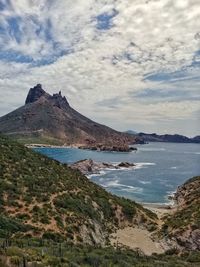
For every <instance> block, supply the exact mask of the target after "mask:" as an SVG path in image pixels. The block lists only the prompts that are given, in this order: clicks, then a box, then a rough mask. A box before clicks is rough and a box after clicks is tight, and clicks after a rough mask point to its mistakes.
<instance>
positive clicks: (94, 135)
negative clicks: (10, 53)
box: [0, 84, 137, 147]
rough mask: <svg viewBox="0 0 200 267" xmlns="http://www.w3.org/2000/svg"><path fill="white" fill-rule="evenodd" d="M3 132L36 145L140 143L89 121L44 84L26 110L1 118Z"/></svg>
mask: <svg viewBox="0 0 200 267" xmlns="http://www.w3.org/2000/svg"><path fill="white" fill-rule="evenodd" d="M0 132H2V133H4V134H8V135H11V136H13V137H15V138H18V139H21V140H22V141H24V142H26V143H36V144H39V143H40V144H41V143H42V144H70V145H71V144H76V145H90V146H91V145H96V144H101V145H105V146H115V147H118V146H119V147H124V146H128V144H130V143H132V144H133V143H135V141H136V139H137V138H135V137H134V136H132V135H129V134H127V133H121V132H118V131H115V130H113V129H111V128H109V127H107V126H105V125H101V124H99V123H96V122H94V121H92V120H90V119H88V118H87V117H85V116H83V115H82V114H80V113H79V112H77V111H76V110H75V109H73V108H72V107H71V106H70V105H69V103H68V101H67V99H66V97H65V96H62V94H61V91H60V92H58V93H55V94H53V95H50V94H49V93H47V92H46V91H45V90H44V89H43V88H42V85H41V84H37V85H36V86H35V87H33V88H31V89H30V90H29V92H28V95H27V98H26V101H25V105H24V106H22V107H20V108H18V109H17V110H14V111H13V112H11V113H9V114H7V115H5V116H3V117H1V118H0Z"/></svg>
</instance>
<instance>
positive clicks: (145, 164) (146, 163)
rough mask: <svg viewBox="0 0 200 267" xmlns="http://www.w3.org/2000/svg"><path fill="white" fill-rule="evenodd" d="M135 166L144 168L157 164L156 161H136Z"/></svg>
mask: <svg viewBox="0 0 200 267" xmlns="http://www.w3.org/2000/svg"><path fill="white" fill-rule="evenodd" d="M135 165H136V166H135V167H134V169H136V170H137V169H142V168H147V166H155V165H156V163H154V162H137V163H135Z"/></svg>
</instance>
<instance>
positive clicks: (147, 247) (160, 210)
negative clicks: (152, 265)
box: [110, 204, 176, 255]
mask: <svg viewBox="0 0 200 267" xmlns="http://www.w3.org/2000/svg"><path fill="white" fill-rule="evenodd" d="M144 207H145V208H146V209H149V210H151V211H152V212H154V213H156V214H157V216H158V225H159V226H160V227H161V226H162V224H163V221H162V217H163V216H165V215H167V214H172V213H173V212H175V211H176V207H175V206H174V205H173V206H163V205H154V204H147V205H144ZM110 241H111V244H112V245H114V246H115V247H116V246H127V247H129V248H131V249H134V250H135V249H139V250H140V251H142V252H143V253H144V254H145V255H152V254H153V253H158V254H161V253H164V252H165V251H166V250H168V249H170V247H169V245H168V244H167V243H166V242H164V241H163V242H162V241H161V242H157V241H155V240H153V238H152V236H151V233H150V232H148V231H147V230H145V229H141V228H139V227H134V228H133V227H126V228H124V229H119V230H118V231H117V232H116V233H114V234H112V236H111V238H110Z"/></svg>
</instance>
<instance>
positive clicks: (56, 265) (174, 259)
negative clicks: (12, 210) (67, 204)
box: [0, 239, 200, 267]
mask: <svg viewBox="0 0 200 267" xmlns="http://www.w3.org/2000/svg"><path fill="white" fill-rule="evenodd" d="M2 244H3V246H2V249H1V250H0V267H47V266H49V267H89V266H93V267H133V266H134V267H198V266H199V264H200V253H199V252H185V253H182V254H181V255H179V256H177V255H176V253H175V254H172V252H173V251H167V252H166V253H165V254H162V255H156V254H155V255H152V256H151V257H147V256H144V255H141V254H140V253H138V252H134V251H132V250H129V249H119V248H118V249H114V248H112V247H107V248H100V247H89V246H81V245H76V246H73V245H72V244H70V243H66V242H64V243H56V242H52V241H45V240H41V239H24V240H22V239H21V240H12V242H10V244H6V242H5V240H4V243H2Z"/></svg>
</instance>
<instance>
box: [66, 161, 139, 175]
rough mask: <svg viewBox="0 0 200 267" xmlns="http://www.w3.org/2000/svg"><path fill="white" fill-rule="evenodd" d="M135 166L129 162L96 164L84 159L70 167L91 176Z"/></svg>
mask: <svg viewBox="0 0 200 267" xmlns="http://www.w3.org/2000/svg"><path fill="white" fill-rule="evenodd" d="M134 166H135V164H134V163H129V162H121V163H119V164H117V165H114V164H111V163H105V162H95V161H93V160H92V159H84V160H80V161H77V162H75V163H73V164H72V165H71V166H70V167H71V168H72V169H76V170H79V171H80V172H82V173H83V174H85V175H89V174H98V173H100V171H102V170H105V169H116V170H119V169H122V168H127V169H128V168H133V167H134Z"/></svg>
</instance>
